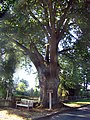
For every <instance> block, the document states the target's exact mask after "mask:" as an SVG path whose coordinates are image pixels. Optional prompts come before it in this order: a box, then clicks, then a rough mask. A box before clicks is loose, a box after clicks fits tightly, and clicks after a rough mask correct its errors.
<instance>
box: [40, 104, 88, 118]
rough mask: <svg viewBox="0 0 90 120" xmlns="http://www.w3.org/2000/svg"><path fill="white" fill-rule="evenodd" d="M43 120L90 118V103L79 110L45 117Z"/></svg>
mask: <svg viewBox="0 0 90 120" xmlns="http://www.w3.org/2000/svg"><path fill="white" fill-rule="evenodd" d="M40 120H41V119H40ZM42 120H90V105H88V106H87V107H82V108H79V109H77V110H73V111H69V112H65V113H61V114H58V115H54V116H51V117H48V118H43V119H42Z"/></svg>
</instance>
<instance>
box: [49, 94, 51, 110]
mask: <svg viewBox="0 0 90 120" xmlns="http://www.w3.org/2000/svg"><path fill="white" fill-rule="evenodd" d="M49 109H50V110H51V109H52V93H51V92H49Z"/></svg>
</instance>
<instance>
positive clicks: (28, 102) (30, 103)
mask: <svg viewBox="0 0 90 120" xmlns="http://www.w3.org/2000/svg"><path fill="white" fill-rule="evenodd" d="M21 102H22V103H23V104H26V105H30V106H33V100H28V99H21Z"/></svg>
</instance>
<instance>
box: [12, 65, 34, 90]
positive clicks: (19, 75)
mask: <svg viewBox="0 0 90 120" xmlns="http://www.w3.org/2000/svg"><path fill="white" fill-rule="evenodd" d="M35 72H36V68H35V67H34V65H32V68H31V72H27V71H26V70H25V68H18V69H16V72H15V73H14V80H15V79H19V80H21V79H24V80H27V81H28V83H29V89H30V88H35V85H36V82H35V78H36V74H33V73H35Z"/></svg>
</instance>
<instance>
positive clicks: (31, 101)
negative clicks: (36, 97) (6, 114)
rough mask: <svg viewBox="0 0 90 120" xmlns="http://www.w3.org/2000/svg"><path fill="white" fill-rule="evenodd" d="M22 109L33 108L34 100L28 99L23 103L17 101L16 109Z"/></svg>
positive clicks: (22, 100) (23, 100)
mask: <svg viewBox="0 0 90 120" xmlns="http://www.w3.org/2000/svg"><path fill="white" fill-rule="evenodd" d="M18 106H20V107H27V108H28V109H29V108H30V107H31V108H33V100H28V99H21V101H16V108H17V107H18Z"/></svg>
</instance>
